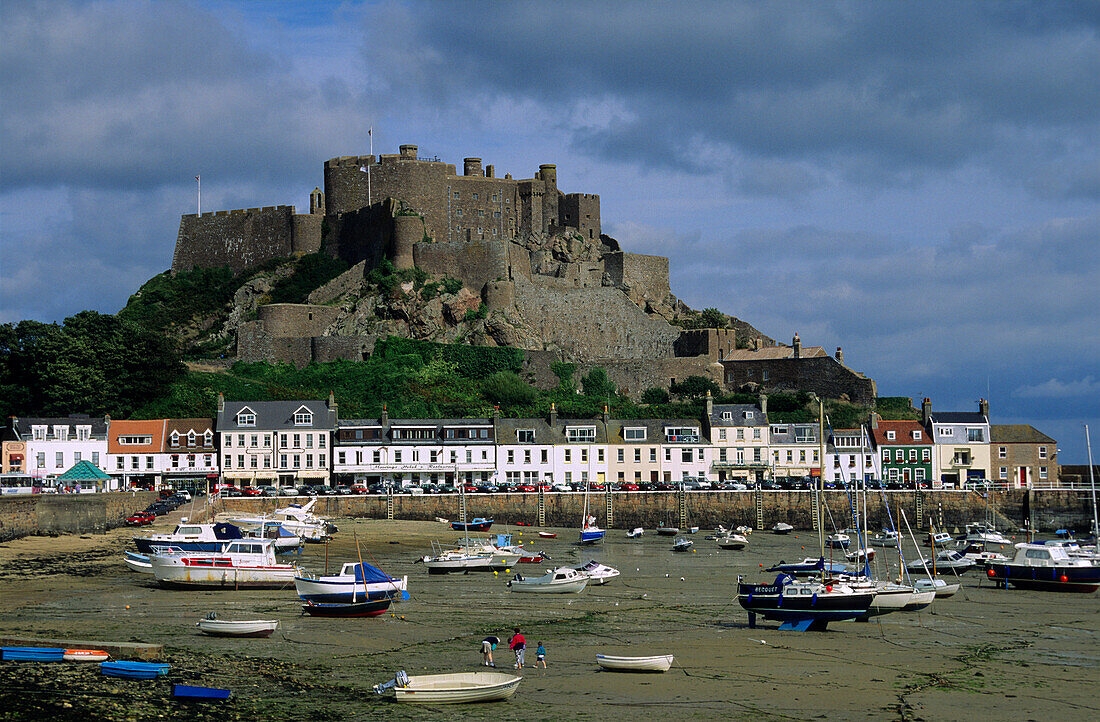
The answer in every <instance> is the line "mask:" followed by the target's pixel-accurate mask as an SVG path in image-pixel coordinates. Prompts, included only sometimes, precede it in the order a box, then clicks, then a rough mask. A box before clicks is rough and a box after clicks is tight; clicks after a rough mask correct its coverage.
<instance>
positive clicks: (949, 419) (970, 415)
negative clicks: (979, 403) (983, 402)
mask: <svg viewBox="0 0 1100 722" xmlns="http://www.w3.org/2000/svg"><path fill="white" fill-rule="evenodd" d="M931 418H932V423H933V424H988V423H989V419H987V418H985V414H983V413H981V412H980V411H933V412H932V416H931Z"/></svg>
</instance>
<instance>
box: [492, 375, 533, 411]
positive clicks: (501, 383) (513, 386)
mask: <svg viewBox="0 0 1100 722" xmlns="http://www.w3.org/2000/svg"><path fill="white" fill-rule="evenodd" d="M481 393H482V395H483V396H484V397H485V399H486V400H487V401H491V402H494V403H498V404H501V405H504V406H523V405H525V404H530V403H533V402H534V400H535V399H536V398H537V397H538V391H537V390H535V389H534V388H532V387H531V386H530V385H529V384H528V383H527V382H526V381H524V380H523V379H521V378H520V377H519V374H517V373H515V372H514V371H498V372H496V373H495V374H493V375H492V376H490V377H489V378H487V379H485V381H483V382H482V384H481Z"/></svg>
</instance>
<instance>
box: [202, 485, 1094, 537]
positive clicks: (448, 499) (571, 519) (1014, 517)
mask: <svg viewBox="0 0 1100 722" xmlns="http://www.w3.org/2000/svg"><path fill="white" fill-rule="evenodd" d="M1025 494H1026V492H1022V491H1017V492H1007V493H998V494H996V498H995V499H994V500H993V504H990V503H988V502H987V500H986V499H985V498H984V497H983V496H981V495H980V494H978V493H976V492H960V491H925V492H923V493H921V494H920V497H921V498H920V501H919V505H920V509H921V512H922V513H921V514H920V516H919V518H918V494H917V493H914V492H888V493H887V501H888V503H889V514H888V512H887V508H886V504H885V503H884V502H883V500H882V495H881V494H870V495H868V498H867V517H868V519H869V520H870V528H871V529H872V530H877V529H880V528H883V527H889V526H890V522H889V517H890V516H892V517H893V519H894V525H899V526H901V528H902V529H903V530H904V523H903V522H902V521H901V520H900V514H899V510H902V511H904V512H905V516H906V518H907V519H908V520H909V524H910V525H911V526H912V528H913V530H914V531H917V530H918V529H920V530H927V529H928V528H929V525H930V524H933V523H934V524H935V525H936V526H937V527H944V528H947V529H948V530H952V529H954V528H957V527H962V526H963V525H965V524H968V523H972V522H976V521H982V520H983V519H984V518H985V516H986V510H987V509H994V510H995V512H996V521H997V526H998V527H999V528H1001V529H1019V528H1021V527H1022V526H1023V517H1022V511H1023V508H1024V499H1025ZM1031 494H1032V495H1031V498H1030V499H1029V500H1028V504H1029V506H1030V509H1031V517H1032V518H1033V519H1034V523H1035V529H1036V530H1038V531H1045V532H1050V531H1054V530H1056V529H1062V528H1070V529H1075V530H1077V531H1078V532H1082V533H1083V532H1086V531H1087V530H1088V529H1089V528H1090V527H1091V524H1092V521H1091V520H1092V505H1091V500H1090V497H1089V495H1088V492H1080V491H1043V492H1034V491H1033V492H1031ZM759 496H760V503H761V508H762V511H763V516H764V525H763V528H765V529H767V528H770V527H771V526H772V525H773V524H775V523H776V522H780V521H784V522H787V523H789V524H792V525H793V526H794V527H795V528H796V529H810V528H812V526H813V523H812V522H813V493H812V492H808V491H780V492H772V491H768V492H761V493H760V495H759ZM538 498H539V496H538V494H535V493H527V494H467V495H466V516H467V518H469V519H473V518H474V517H487V518H492V519H494V520H496V521H498V522H501V523H506V524H515V523H518V522H522V523H524V524H531V525H535V524H536V523H537V520H538ZM822 498H823V506H824V511H823V514H824V517H825V528H826V530H829V531H831V530H832V529H834V528H844V527H849V526H851V525H852V523H851V519H852V516H851V511H850V507H849V501H848V497H847V495H845V494H844V493H841V492H826V493H825V494H823V495H822ZM544 499H545V509H546V526H550V527H574V526H576V527H579V525H580V520H581V513H582V509H583V505H584V495H583V494H581V493H547V494H545V496H544ZM297 501H298V502H302V501H304V500H303V499H301V498H299V499H298V500H297ZM220 503H221V504H224V510H225V511H229V512H233V513H242V512H243V513H248V514H258V513H263V512H270V511H272V510H273V509H275V508H276V507H281V506H285V505H287V504H288V503H292V502H291V500H289V499H286V498H281V499H245V498H233V499H225V500H223V501H222V502H220ZM459 504H460V500H459V497H458V496H457V495H455V494H441V495H424V496H410V495H405V494H398V495H395V496H394V497H393V516H394V518H395V519H413V520H425V521H430V520H433V519H436V518H437V517H440V518H445V519H451V520H454V519H457V518H459ZM686 504H687V518H688V524H689V525H691V526H698V527H700V528H702V529H712V528H714V527H715V526H717V525H718V524H723V525H725V526H727V527H733V526H739V525H742V524H743V525H745V526H751V527H755V526H756V522H757V519H756V504H757V494H756V493H755V492H752V491H748V492H745V491H742V492H729V491H720V492H706V491H693V492H690V493H688V494H687V495H686ZM387 505H388V499H387V497H386V496H380V495H369V496H325V497H319V498H318V499H317V503H316V504H315V505H314V507H313V511H314V513H316V514H318V515H320V516H324V517H332V518H338V517H367V518H373V519H385V518H386V517H387V513H388V506H387ZM588 505H589V514H591V515H592V516H595V517H596V519H597V523H599V524H600V525H604V524H606V522H607V513H606V509H607V493H606V492H595V493H590V494H589V496H588ZM611 508H612V524H611V527H612V528H618V529H632V528H634V527H638V526H642V527H646V528H653V527H655V526H657V525H658V524H659V523H661V522H663V521H665V520H666V518H667V519H668V520H669V521H671V522H672V523H673V524H674V525H677V524H679V511H678V494H677V492H612V493H611Z"/></svg>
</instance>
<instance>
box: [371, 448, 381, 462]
mask: <svg viewBox="0 0 1100 722" xmlns="http://www.w3.org/2000/svg"><path fill="white" fill-rule="evenodd" d="M371 461H372V462H374V463H375V464H381V463H382V452H381V451H380V450H378V449H375V450H374V452H373V453H372V454H371Z"/></svg>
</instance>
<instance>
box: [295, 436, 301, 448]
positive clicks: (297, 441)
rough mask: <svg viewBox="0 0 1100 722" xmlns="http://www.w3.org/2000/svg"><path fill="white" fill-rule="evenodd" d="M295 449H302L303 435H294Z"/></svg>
mask: <svg viewBox="0 0 1100 722" xmlns="http://www.w3.org/2000/svg"><path fill="white" fill-rule="evenodd" d="M294 448H295V449H300V448H302V435H301V434H295V435H294Z"/></svg>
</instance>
